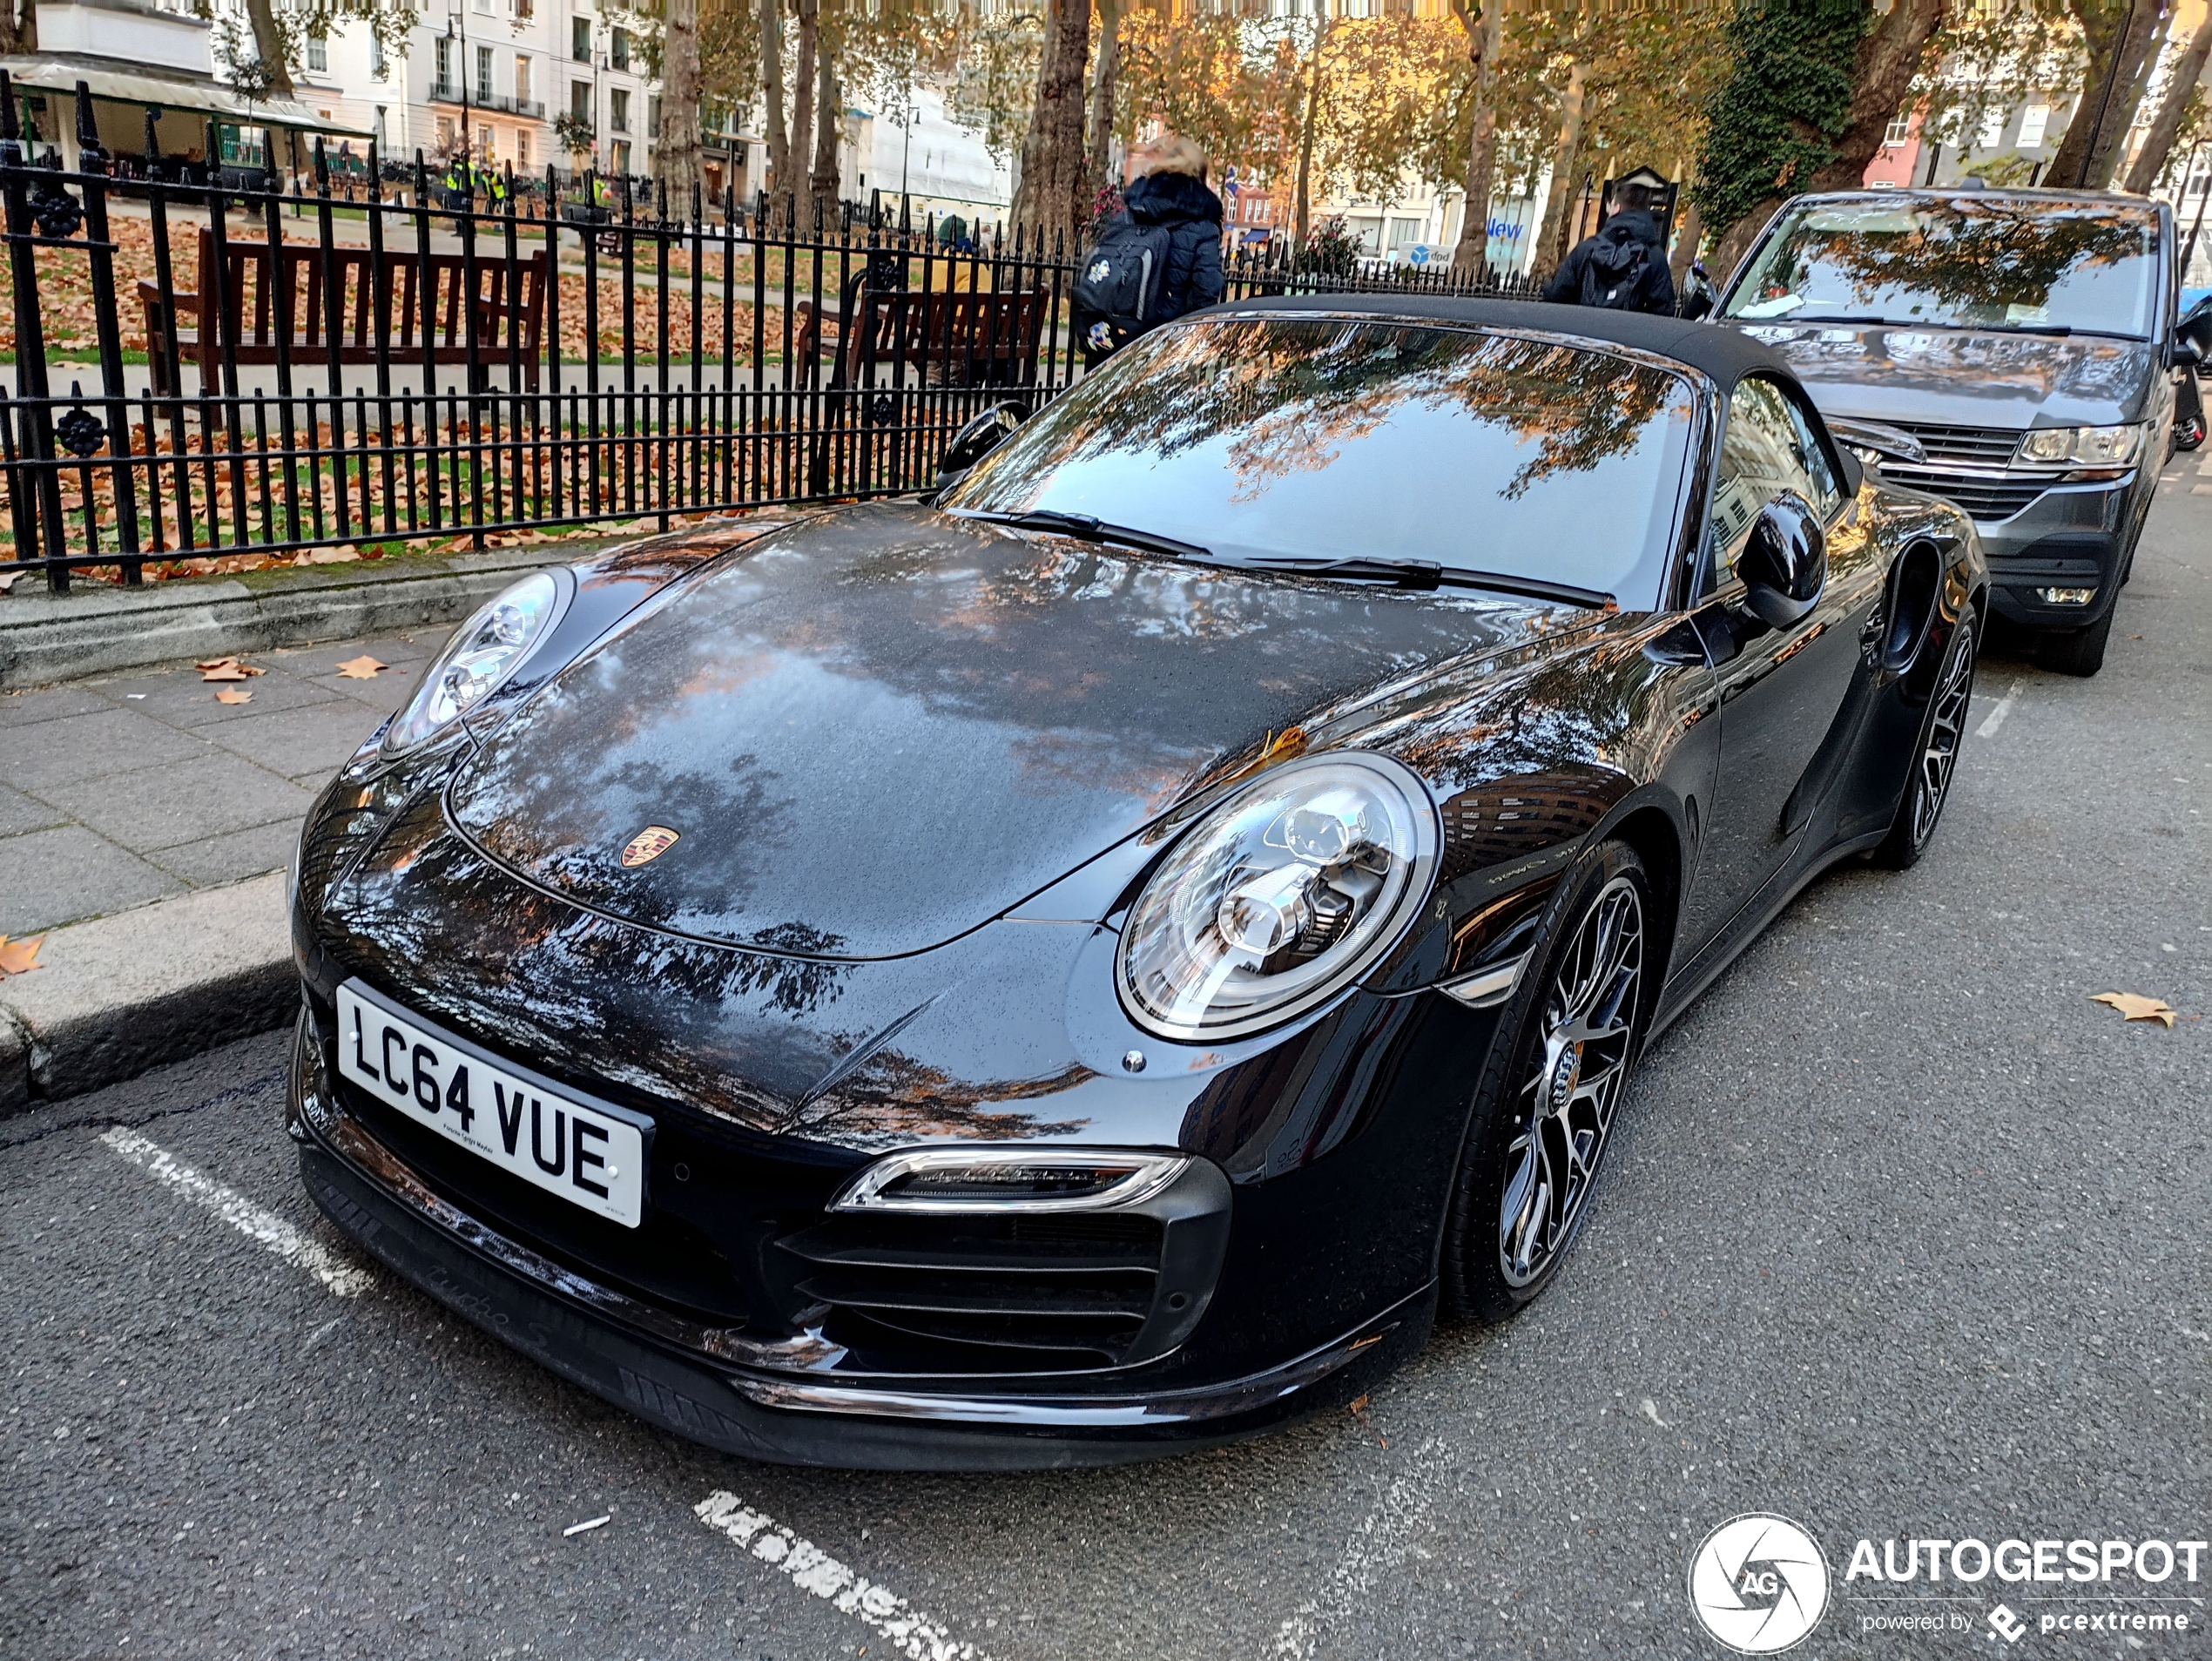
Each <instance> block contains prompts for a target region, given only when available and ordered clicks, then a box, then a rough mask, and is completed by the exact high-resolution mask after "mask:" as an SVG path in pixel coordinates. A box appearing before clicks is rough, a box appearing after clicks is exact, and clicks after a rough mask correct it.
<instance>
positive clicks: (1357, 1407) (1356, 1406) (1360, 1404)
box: [1345, 1395, 1367, 1413]
mask: <svg viewBox="0 0 2212 1661" xmlns="http://www.w3.org/2000/svg"><path fill="white" fill-rule="evenodd" d="M1366 1405H1367V1398H1366V1396H1364V1395H1363V1396H1361V1397H1360V1398H1359V1400H1358V1401H1355V1402H1353V1403H1352V1406H1351V1407H1350V1408H1346V1409H1345V1411H1347V1412H1350V1413H1358V1412H1359V1411H1361V1410H1362V1409H1363V1408H1366Z"/></svg>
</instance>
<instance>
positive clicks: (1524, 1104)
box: [1498, 876, 1644, 1287]
mask: <svg viewBox="0 0 2212 1661" xmlns="http://www.w3.org/2000/svg"><path fill="white" fill-rule="evenodd" d="M1643 944H1644V927H1643V895H1642V890H1641V888H1639V887H1638V886H1637V884H1636V883H1635V881H1632V880H1631V879H1629V877H1626V876H1616V877H1615V878H1614V879H1613V880H1612V881H1610V882H1608V883H1607V884H1606V885H1605V887H1604V888H1602V889H1600V890H1599V891H1598V894H1597V897H1596V898H1595V900H1593V901H1591V902H1590V904H1589V906H1588V908H1587V909H1586V910H1584V912H1583V913H1582V916H1581V922H1578V923H1577V924H1576V925H1575V938H1574V942H1573V943H1572V945H1570V946H1569V947H1568V951H1567V955H1566V957H1565V959H1564V960H1563V961H1562V962H1561V965H1560V968H1559V971H1558V973H1557V974H1556V975H1555V976H1554V977H1553V981H1552V984H1551V986H1550V987H1549V988H1548V989H1547V990H1546V992H1545V995H1544V1004H1543V1010H1542V1016H1541V1023H1540V1026H1539V1030H1538V1033H1539V1036H1538V1039H1537V1042H1536V1043H1535V1044H1534V1047H1533V1050H1532V1053H1531V1054H1530V1057H1529V1059H1528V1063H1527V1076H1526V1077H1525V1078H1524V1080H1523V1082H1522V1084H1521V1090H1520V1095H1519V1097H1518V1099H1517V1100H1516V1101H1515V1103H1514V1114H1515V1119H1514V1135H1513V1139H1512V1141H1511V1142H1510V1143H1509V1144H1507V1150H1506V1159H1507V1176H1506V1185H1505V1195H1504V1198H1503V1201H1502V1202H1501V1205H1500V1206H1499V1212H1498V1259H1499V1266H1500V1268H1501V1270H1502V1271H1503V1273H1504V1275H1505V1278H1506V1280H1507V1284H1508V1285H1510V1286H1515V1287H1521V1286H1528V1285H1531V1284H1532V1283H1534V1281H1535V1280H1537V1279H1538V1278H1539V1277H1541V1275H1542V1274H1543V1273H1544V1272H1545V1271H1546V1270H1547V1269H1548V1268H1549V1267H1550V1266H1551V1265H1552V1263H1553V1261H1554V1259H1556V1258H1557V1257H1558V1255H1559V1253H1560V1252H1561V1250H1562V1249H1564V1247H1565V1246H1566V1244H1567V1241H1568V1237H1569V1236H1570V1235H1571V1234H1572V1232H1574V1228H1575V1222H1576V1220H1577V1219H1579V1218H1580V1216H1581V1210H1582V1206H1583V1205H1584V1203H1585V1202H1586V1201H1587V1200H1588V1198H1589V1192H1590V1185H1591V1183H1592V1182H1593V1181H1594V1180H1595V1178H1596V1176H1597V1165H1598V1159H1599V1157H1600V1156H1601V1155H1602V1153H1603V1152H1604V1151H1605V1141H1606V1135H1607V1132H1608V1131H1610V1130H1611V1128H1612V1124H1613V1114H1614V1110H1615V1108H1616V1107H1617V1106H1618V1105H1619V1104H1620V1099H1621V1092H1622V1089H1623V1087H1624V1086H1625V1085H1626V1084H1627V1082H1628V1074H1629V1059H1630V1052H1631V1050H1632V1049H1633V1047H1634V1044H1635V1018H1636V1008H1637V999H1638V997H1639V996H1640V994H1641V992H1642V982H1643Z"/></svg>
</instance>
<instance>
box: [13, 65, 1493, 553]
mask: <svg viewBox="0 0 2212 1661" xmlns="http://www.w3.org/2000/svg"><path fill="white" fill-rule="evenodd" d="M76 115H77V128H78V150H79V155H80V161H79V164H78V167H77V168H76V169H75V170H73V171H68V172H64V171H63V170H62V169H60V168H59V167H58V166H57V165H54V164H53V163H52V161H51V159H47V160H44V161H42V162H37V163H34V162H32V161H30V159H27V155H26V142H25V136H24V135H23V134H21V133H20V132H18V131H17V112H16V100H15V99H14V98H13V97H12V96H11V95H10V91H9V89H8V87H7V78H6V75H5V73H4V71H0V200H4V206H5V213H6V238H7V243H8V251H9V257H10V265H11V267H12V278H13V285H14V286H13V307H12V312H13V321H14V332H13V337H12V340H11V341H10V342H9V344H10V345H11V346H12V348H13V353H12V356H13V364H14V374H13V384H12V388H0V472H4V476H5V480H6V488H7V517H6V523H5V524H4V525H0V533H11V534H10V535H9V536H8V539H6V540H0V572H5V571H25V570H32V571H39V572H42V573H43V574H44V577H45V578H46V581H47V583H48V584H49V585H50V586H51V587H52V588H53V589H55V590H57V591H58V590H64V589H66V588H67V587H68V586H69V584H70V581H71V573H72V572H75V571H91V570H95V569H97V570H98V573H99V574H100V576H101V577H103V578H118V577H119V579H120V580H121V581H122V582H124V583H126V584H132V583H138V582H141V581H143V580H145V575H146V573H147V571H149V569H156V570H158V569H161V568H163V566H164V564H165V562H183V561H197V562H205V561H207V560H209V559H211V558H212V559H215V560H217V561H220V559H221V557H224V556H232V555H273V554H282V553H287V552H292V551H296V550H310V549H325V548H341V549H342V548H345V547H347V546H350V547H351V548H352V549H353V550H355V551H374V552H378V553H381V552H382V551H384V550H386V549H388V548H391V547H395V546H396V545H398V544H406V543H408V542H409V541H413V540H416V539H421V538H430V537H437V538H446V539H452V538H455V537H463V538H467V539H469V541H470V542H472V543H474V544H476V545H482V543H483V541H484V538H485V537H487V536H488V535H490V534H492V533H495V532H523V531H530V530H550V529H554V528H559V527H574V526H581V525H586V524H590V523H593V522H604V521H610V520H613V521H630V522H638V521H645V522H650V523H656V524H658V525H660V526H663V527H665V526H667V525H669V524H670V523H671V522H672V521H674V520H676V519H678V518H679V517H684V516H690V515H697V514H703V513H714V512H726V511H729V510H735V509H739V508H745V507H750V506H754V505H761V504H767V503H792V502H804V501H817V500H830V499H837V498H845V497H858V496H876V495H885V494H896V493H899V492H903V491H910V490H919V489H923V488H926V487H927V485H928V483H930V482H931V481H932V479H933V478H934V473H935V469H936V463H937V458H938V456H939V455H940V454H941V450H942V448H943V446H944V443H945V442H946V440H947V439H948V437H949V436H951V434H952V433H953V432H954V431H955V430H957V429H958V428H959V427H960V426H961V423H962V422H965V421H967V420H968V419H969V418H970V417H971V416H972V415H974V414H975V413H977V412H978V411H979V410H981V408H985V407H986V406H988V404H990V403H992V402H997V401H999V400H1001V399H1003V398H1007V397H1013V398H1016V399H1019V400H1022V401H1023V402H1028V403H1030V404H1032V405H1034V404H1035V403H1037V402H1041V401H1042V400H1045V399H1049V398H1050V397H1051V396H1053V395H1055V394H1056V393H1057V392H1059V391H1060V390H1062V388H1065V387H1066V386H1067V385H1068V384H1069V382H1070V381H1073V380H1074V379H1075V378H1076V377H1077V376H1078V375H1080V374H1081V373H1082V353H1081V351H1080V348H1079V344H1078V342H1077V341H1076V338H1075V334H1076V331H1075V329H1074V327H1072V324H1071V320H1070V300H1069V295H1070V289H1071V287H1072V283H1073V280H1074V275H1075V271H1074V262H1073V260H1072V259H1071V257H1070V256H1069V251H1068V250H1065V249H1062V248H1060V247H1057V246H1051V247H1047V246H1040V245H1039V244H1038V243H1037V242H1036V241H1035V240H1032V239H1025V237H1024V236H1023V235H1022V234H1021V233H1018V232H1017V233H1014V234H1012V235H1007V234H1005V233H993V234H991V235H989V236H988V238H987V239H985V240H983V241H981V243H979V242H977V241H976V240H975V239H974V236H973V234H972V233H970V232H968V229H967V228H966V227H962V235H961V239H960V240H959V241H958V242H956V243H954V244H952V245H948V244H947V243H946V242H945V241H944V240H941V238H940V236H939V235H938V234H937V233H936V230H937V228H936V227H934V226H930V225H919V226H917V225H912V224H907V223H898V224H889V223H885V222H884V221H883V220H882V219H881V218H880V216H873V215H870V216H858V217H856V216H855V215H854V214H853V212H852V211H851V210H850V209H849V208H847V209H846V210H844V211H842V212H840V213H839V214H838V215H837V216H836V218H835V219H834V221H833V222H831V223H828V224H816V225H814V226H794V225H792V223H790V219H791V217H792V216H791V215H790V214H789V213H788V212H784V213H778V212H777V211H775V205H774V204H773V203H772V202H770V201H768V200H766V199H757V200H756V201H755V202H753V203H752V204H750V205H749V206H747V207H746V208H743V209H741V208H740V206H739V204H738V203H737V202H735V201H732V200H725V201H723V202H720V203H707V202H703V201H701V200H699V199H698V198H697V197H694V199H693V200H692V201H691V202H690V203H688V204H677V205H674V206H673V207H671V204H670V203H669V202H668V201H667V199H665V197H664V196H662V197H659V198H658V199H645V198H644V196H642V195H641V194H640V193H639V192H637V191H636V190H635V188H634V187H633V186H631V184H630V183H629V182H628V181H619V182H617V184H616V185H615V186H613V187H612V188H611V189H609V188H607V187H605V186H603V184H602V183H601V182H600V181H597V180H594V179H590V178H588V177H587V178H586V179H584V180H583V184H582V187H581V188H580V189H577V190H575V191H570V190H568V189H565V188H564V187H563V184H562V182H561V181H560V179H557V178H556V177H555V176H553V175H551V174H550V173H549V174H548V176H547V178H546V179H545V180H544V183H543V188H542V189H541V190H540V191H538V192H516V191H514V190H513V189H511V188H507V189H503V190H499V191H491V192H487V191H482V190H466V189H454V188H448V184H447V181H446V180H445V179H444V178H443V177H442V175H438V174H434V173H433V172H430V171H429V170H428V169H427V168H426V167H425V166H424V165H423V163H422V161H421V159H420V157H418V158H417V159H416V161H415V165H414V166H413V167H412V168H410V169H408V170H406V172H405V173H404V174H403V175H402V177H401V180H400V181H399V182H397V183H396V184H394V183H391V182H388V180H389V177H390V170H389V169H388V167H385V166H380V165H379V163H378V160H377V158H376V157H375V155H374V152H373V151H372V152H371V153H370V155H369V157H368V162H367V165H365V166H363V167H361V168H358V169H354V168H347V167H342V166H334V165H331V161H330V159H327V158H326V157H325V156H324V155H323V153H322V152H320V149H318V151H317V152H316V155H315V158H314V161H315V168H314V175H313V177H312V178H309V179H300V180H295V181H293V183H292V184H291V185H290V186H286V185H285V184H284V183H283V181H280V180H278V179H274V178H260V179H255V180H254V181H253V183H255V184H256V185H258V186H261V187H260V188H249V187H246V186H241V185H240V183H239V181H238V180H237V179H234V178H231V177H227V176H226V174H225V172H223V171H221V170H218V171H217V172H216V173H215V174H214V175H213V176H212V178H211V177H209V176H208V174H207V172H206V169H205V168H204V167H201V166H195V165H192V163H191V159H179V158H173V157H170V158H165V157H164V156H163V155H162V154H161V153H160V150H159V146H158V143H157V141H156V136H155V127H154V119H153V114H152V112H151V111H149V112H148V115H147V118H146V123H145V149H144V151H143V152H141V153H138V154H135V155H119V154H115V153H112V152H111V150H109V149H104V148H103V147H102V145H101V142H100V137H99V127H98V123H97V121H96V118H95V111H94V108H93V105H92V100H91V98H90V97H89V96H88V94H87V93H86V91H84V87H83V86H82V85H81V84H80V86H79V88H78V95H77V111H76ZM217 139H218V136H217V134H216V133H215V132H214V131H213V130H212V124H211V128H210V131H209V133H208V136H207V145H206V150H205V151H204V152H203V155H205V156H212V157H219V155H220V153H221V152H220V148H219V144H218V141H217ZM479 182H481V181H479ZM1230 282H1231V287H1230V293H1231V296H1232V297H1238V298H1241V297H1244V296H1248V295H1251V294H1261V293H1266V294H1280V293H1285V292H1326V291H1331V290H1338V291H1346V290H1367V289H1373V288H1376V287H1413V288H1419V289H1423V290H1427V291H1431V292H1440V293H1460V294H1467V293H1487V294H1499V293H1515V292H1520V290H1519V288H1518V287H1517V286H1516V285H1514V284H1512V283H1499V282H1496V281H1494V280H1487V278H1484V279H1471V278H1469V277H1467V276H1456V275H1454V274H1453V273H1451V272H1449V271H1448V270H1443V269H1427V270H1420V271H1410V270H1400V271H1388V272H1383V271H1375V270H1372V269H1368V270H1363V269H1359V268H1357V267H1352V266H1350V265H1348V264H1345V263H1343V262H1331V261H1325V260H1319V259H1317V258H1315V257H1312V255H1310V254H1305V253H1300V252H1299V251H1297V250H1290V249H1280V248H1278V249H1274V250H1270V251H1266V252H1262V253H1248V254H1240V255H1238V256H1237V257H1236V258H1234V259H1233V260H1231V265H1230ZM167 568H168V569H177V568H178V567H176V566H175V565H173V564H171V565H169V566H168V567H167ZM183 569H187V570H197V569H206V566H205V565H204V564H193V565H187V566H185V567H183Z"/></svg>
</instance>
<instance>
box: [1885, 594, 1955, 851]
mask: <svg viewBox="0 0 2212 1661" xmlns="http://www.w3.org/2000/svg"><path fill="white" fill-rule="evenodd" d="M1980 635H1981V620H1980V618H1978V617H1976V616H1975V615H1974V613H1973V611H1972V610H1971V609H1969V610H1968V611H1967V612H1966V615H1965V616H1964V617H1962V618H1959V626H1958V627H1956V628H1954V629H1953V630H1952V631H1951V638H1950V639H1949V640H1947V641H1946V642H1945V643H1944V647H1943V661H1942V663H1941V664H1940V665H1939V666H1938V668H1937V670H1936V678H1935V684H1934V685H1933V686H1932V687H1931V688H1930V690H1929V692H1928V708H1927V712H1926V713H1925V715H1923V716H1921V718H1920V727H1919V733H1917V734H1916V735H1915V737H1914V739H1913V742H1912V760H1911V761H1910V763H1909V764H1908V766H1907V767H1906V770H1905V789H1904V791H1903V792H1902V793H1900V794H1899V795H1898V802H1897V817H1896V818H1894V819H1892V820H1891V821H1890V834H1888V835H1887V836H1885V837H1884V838H1883V839H1882V844H1881V846H1880V847H1877V848H1876V849H1875V850H1874V862H1875V863H1876V864H1877V865H1886V866H1888V867H1889V868H1891V869H1892V870H1893V871H1906V870H1910V869H1911V868H1912V867H1914V866H1916V865H1918V864H1919V862H1920V855H1921V854H1925V853H1926V852H1927V851H1928V842H1929V841H1930V839H1931V838H1932V837H1933V836H1934V835H1935V828H1936V825H1937V822H1938V821H1939V820H1941V819H1942V817H1943V807H1944V804H1945V803H1946V802H1947V801H1949V800H1951V780H1952V774H1953V773H1956V772H1957V770H1958V766H1959V746H1960V745H1961V744H1963V743H1964V742H1965V741H1966V711H1967V710H1968V709H1969V708H1970V707H1971V706H1973V701H1974V649H1975V647H1976V646H1977V645H1979V640H1980Z"/></svg>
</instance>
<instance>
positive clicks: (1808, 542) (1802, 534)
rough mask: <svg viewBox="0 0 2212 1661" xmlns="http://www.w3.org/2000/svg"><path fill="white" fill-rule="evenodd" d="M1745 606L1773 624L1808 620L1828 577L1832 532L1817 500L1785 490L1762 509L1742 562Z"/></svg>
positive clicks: (1776, 626) (1779, 625) (1738, 567)
mask: <svg viewBox="0 0 2212 1661" xmlns="http://www.w3.org/2000/svg"><path fill="white" fill-rule="evenodd" d="M1736 574H1737V576H1738V577H1742V578H1743V586H1744V594H1743V610H1744V611H1746V612H1747V613H1749V614H1750V616H1752V617H1754V618H1757V619H1758V620H1759V621H1760V622H1762V623H1764V624H1765V625H1767V627H1769V628H1770V629H1786V628H1788V627H1790V626H1791V625H1792V624H1795V623H1798V622H1801V621H1803V620H1804V617H1805V616H1806V614H1807V613H1808V612H1810V611H1811V610H1812V608H1813V607H1814V606H1815V605H1817V604H1819V601H1820V591H1821V590H1822V589H1823V588H1824V587H1825V586H1826V585H1827V582H1828V545H1827V537H1825V535H1824V533H1823V532H1822V530H1821V529H1820V519H1819V517H1818V516H1817V514H1815V513H1814V512H1813V510H1812V504H1811V503H1809V502H1807V501H1806V500H1805V499H1804V497H1803V496H1799V495H1797V492H1795V491H1794V490H1784V491H1783V492H1782V493H1781V494H1780V495H1779V496H1776V497H1775V498H1774V499H1773V500H1772V501H1770V502H1769V503H1767V504H1766V506H1764V508H1761V509H1760V510H1759V517H1758V518H1757V520H1756V521H1754V522H1753V523H1752V525H1751V535H1750V539H1749V540H1748V541H1747V542H1746V543H1745V544H1744V545H1743V555H1742V557H1739V558H1738V559H1737V562H1736Z"/></svg>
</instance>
